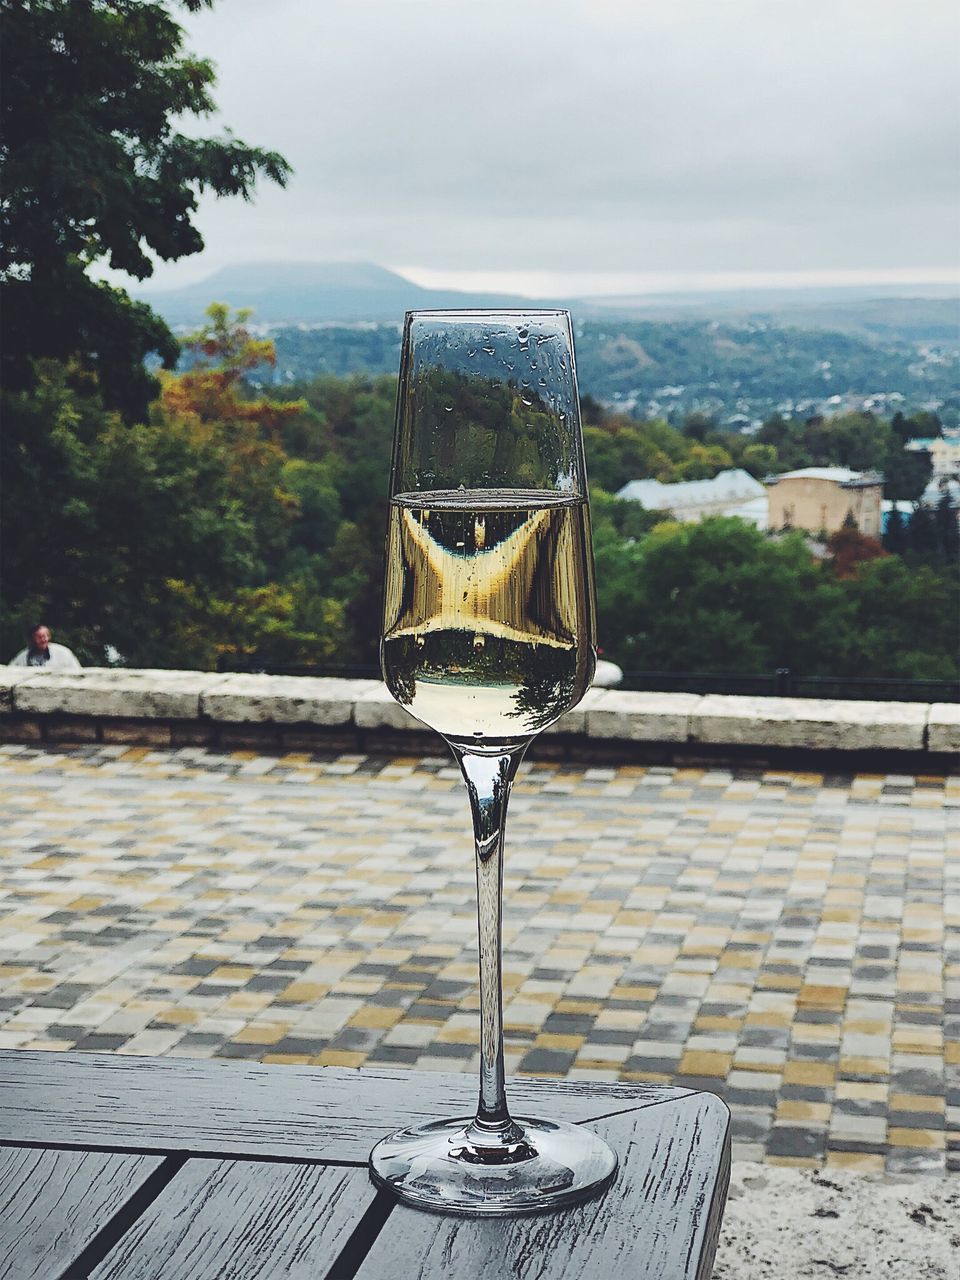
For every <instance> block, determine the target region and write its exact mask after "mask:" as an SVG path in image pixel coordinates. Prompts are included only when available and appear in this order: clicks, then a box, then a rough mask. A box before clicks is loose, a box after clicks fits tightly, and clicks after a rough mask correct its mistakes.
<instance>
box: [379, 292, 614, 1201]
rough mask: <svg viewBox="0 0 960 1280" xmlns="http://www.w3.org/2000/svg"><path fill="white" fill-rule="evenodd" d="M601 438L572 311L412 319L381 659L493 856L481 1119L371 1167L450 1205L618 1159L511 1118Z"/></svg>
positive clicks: (429, 1127)
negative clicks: (534, 913)
mask: <svg viewBox="0 0 960 1280" xmlns="http://www.w3.org/2000/svg"><path fill="white" fill-rule="evenodd" d="M595 632H596V623H595V607H594V590H593V557H592V551H591V544H590V522H589V510H588V505H587V488H586V475H585V471H584V464H583V442H582V437H581V431H580V415H579V404H578V400H577V389H576V376H575V371H574V363H573V339H572V333H571V328H570V318H569V316H568V314H567V313H566V312H565V311H535V312H522V313H510V312H487V311H463V312H461V311H446V312H410V313H408V315H407V318H406V325H405V328H404V341H403V355H402V364H401V371H400V389H399V395H398V405H397V426H396V435H395V440H394V460H393V471H392V478H391V502H390V513H389V525H388V533H387V547H386V579H385V591H384V621H383V639H382V646H381V657H382V665H383V673H384V678H385V680H386V682H387V686H388V687H389V689H390V692H391V693H392V694H393V696H394V697H395V698H396V699H397V701H398V702H399V703H401V704H402V705H403V706H405V707H407V708H408V710H410V711H411V712H412V713H413V714H414V715H415V716H416V717H417V718H418V719H420V720H422V721H423V722H424V723H425V724H427V725H429V726H430V727H431V728H432V729H435V730H436V731H437V732H438V733H440V734H442V735H443V737H444V738H445V739H446V741H447V742H448V744H449V745H450V747H451V749H452V751H453V754H454V756H455V758H456V760H457V762H458V764H459V766H460V769H461V771H462V773H463V777H464V780H465V782H466V785H467V792H468V795H469V798H470V805H471V811H472V815H473V825H474V836H475V844H476V855H477V894H478V926H479V950H480V1096H479V1103H478V1108H477V1114H476V1115H475V1116H473V1117H470V1116H459V1117H454V1118H452V1119H442V1120H436V1121H432V1122H429V1123H427V1124H425V1125H419V1126H416V1127H414V1128H409V1129H403V1130H401V1131H399V1132H398V1133H395V1134H393V1135H391V1136H390V1137H388V1138H385V1139H383V1140H382V1141H381V1142H379V1143H378V1144H377V1146H376V1147H374V1149H373V1151H372V1153H371V1157H370V1164H371V1172H372V1175H373V1178H374V1180H375V1181H376V1182H377V1183H378V1184H379V1185H381V1186H386V1187H389V1188H390V1189H391V1190H392V1191H394V1192H395V1193H396V1195H398V1196H399V1197H400V1198H401V1199H402V1200H404V1201H406V1202H408V1203H410V1204H413V1205H416V1206H418V1207H420V1208H423V1209H430V1210H433V1211H435V1212H441V1213H442V1212H448V1213H460V1214H501V1215H504V1214H516V1213H531V1212H537V1211H542V1210H545V1209H550V1208H555V1207H557V1206H560V1205H563V1204H569V1203H573V1202H575V1201H577V1200H580V1199H583V1198H584V1197H586V1196H588V1195H590V1194H592V1193H594V1192H596V1191H598V1190H599V1189H601V1188H602V1187H604V1186H606V1184H607V1183H608V1182H609V1181H610V1179H611V1178H612V1177H613V1175H614V1173H615V1172H616V1167H617V1160H616V1156H615V1155H614V1153H613V1152H612V1151H611V1150H610V1148H609V1147H608V1146H607V1145H606V1143H605V1142H603V1141H602V1139H600V1138H599V1137H598V1136H597V1135H596V1134H594V1133H592V1132H591V1131H590V1130H589V1129H585V1128H583V1127H581V1126H579V1125H570V1124H565V1123H563V1122H559V1121H551V1120H545V1119H538V1118H532V1117H528V1116H520V1117H517V1118H514V1117H512V1116H511V1115H510V1112H509V1110H508V1108H507V1101H506V1092H505V1088H504V1069H503V1017H502V989H501V913H502V884H503V862H502V852H503V837H504V826H505V822H506V812H507V801H508V799H509V794H510V788H511V785H512V783H513V779H514V777H515V775H516V771H517V768H518V766H519V764H520V760H521V759H522V756H523V753H524V751H525V750H526V748H527V746H528V745H529V743H530V742H531V741H532V739H533V738H534V737H536V735H537V734H538V733H540V732H541V731H542V730H543V729H546V728H548V727H549V726H550V725H551V724H554V723H555V722H556V721H557V720H558V719H559V718H560V716H562V715H563V713H564V712H565V711H568V710H570V708H571V707H574V706H576V704H577V703H578V702H579V701H580V699H581V698H582V697H583V695H584V693H585V692H586V690H587V688H588V687H589V685H590V681H591V679H592V677H593V672H594V668H595V666H596V645H595Z"/></svg>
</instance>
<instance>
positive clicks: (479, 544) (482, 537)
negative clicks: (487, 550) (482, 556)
mask: <svg viewBox="0 0 960 1280" xmlns="http://www.w3.org/2000/svg"><path fill="white" fill-rule="evenodd" d="M473 541H474V545H475V546H476V548H477V550H478V551H482V550H483V548H484V547H485V546H486V544H487V518H486V516H477V517H476V519H475V520H474V522H473Z"/></svg>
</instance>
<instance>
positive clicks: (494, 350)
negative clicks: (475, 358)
mask: <svg viewBox="0 0 960 1280" xmlns="http://www.w3.org/2000/svg"><path fill="white" fill-rule="evenodd" d="M483 350H484V351H485V352H486V354H487V355H488V356H495V355H496V354H497V348H496V347H484V348H483Z"/></svg>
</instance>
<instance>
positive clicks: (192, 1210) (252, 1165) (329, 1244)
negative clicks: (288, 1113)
mask: <svg viewBox="0 0 960 1280" xmlns="http://www.w3.org/2000/svg"><path fill="white" fill-rule="evenodd" d="M375 1197H376V1189H375V1188H374V1187H373V1185H372V1184H371V1182H370V1180H369V1177H368V1176H367V1173H366V1170H364V1169H348V1168H342V1167H340V1168H337V1167H329V1166H327V1167H324V1166H323V1165H316V1164H270V1163H267V1162H265V1161H259V1162H253V1161H234V1160H226V1161H223V1160H188V1161H187V1162H186V1164H185V1165H184V1166H183V1168H182V1169H181V1170H180V1172H179V1173H178V1174H177V1176H176V1177H175V1178H174V1179H173V1181H172V1182H170V1183H169V1185H168V1186H167V1187H166V1188H165V1189H164V1190H163V1191H162V1192H161V1193H160V1195H159V1196H158V1197H157V1199H156V1200H154V1202H153V1204H152V1205H151V1206H150V1207H149V1209H148V1210H147V1211H146V1213H144V1214H143V1216H142V1217H141V1218H140V1219H139V1220H138V1221H137V1223H136V1224H135V1225H134V1226H133V1227H132V1229H131V1230H130V1231H128V1232H127V1234H126V1235H125V1236H124V1237H123V1239H122V1240H121V1241H120V1242H119V1244H118V1245H117V1246H116V1248H115V1249H114V1250H113V1251H112V1252H111V1253H109V1254H108V1255H107V1257H106V1258H105V1259H104V1260H103V1262H102V1263H101V1264H100V1266H99V1267H97V1268H96V1270H95V1271H92V1272H91V1273H90V1280H224V1277H227V1276H229V1280H320V1278H321V1277H324V1276H326V1275H327V1274H328V1273H329V1271H330V1268H331V1267H332V1266H333V1264H334V1262H335V1261H336V1260H337V1258H339V1257H340V1255H341V1253H342V1251H343V1249H344V1247H345V1246H346V1244H347V1242H348V1240H349V1239H350V1236H351V1235H352V1233H353V1230H354V1228H355V1227H356V1225H357V1223H358V1222H359V1221H360V1219H361V1218H362V1216H363V1214H364V1213H365V1212H366V1211H367V1209H369V1208H370V1206H371V1204H372V1203H373V1201H374V1198H375Z"/></svg>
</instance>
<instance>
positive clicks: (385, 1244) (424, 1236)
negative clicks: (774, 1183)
mask: <svg viewBox="0 0 960 1280" xmlns="http://www.w3.org/2000/svg"><path fill="white" fill-rule="evenodd" d="M728 1123H729V1112H728V1111H727V1108H726V1107H725V1106H724V1105H723V1103H722V1102H720V1101H719V1099H717V1098H715V1097H713V1096H712V1095H711V1094H695V1095H693V1096H691V1097H689V1098H687V1099H682V1100H680V1101H676V1102H671V1103H666V1104H664V1105H663V1106H658V1107H649V1108H644V1109H642V1110H639V1111H636V1112H632V1113H629V1114H626V1115H619V1116H614V1117H612V1118H611V1119H609V1120H604V1121H600V1122H598V1123H596V1124H594V1125H591V1128H595V1129H596V1131H597V1132H598V1133H600V1134H601V1135H602V1136H603V1137H604V1138H606V1140H607V1142H609V1143H610V1145H611V1146H612V1147H613V1148H614V1149H615V1150H616V1152H617V1153H618V1155H619V1157H620V1169H619V1172H618V1174H617V1177H616V1179H615V1180H614V1182H613V1184H612V1185H611V1186H610V1187H609V1189H608V1190H607V1191H606V1192H605V1193H604V1194H603V1195H602V1196H601V1197H600V1198H598V1199H596V1200H591V1201H587V1202H586V1203H584V1204H581V1205H576V1206H574V1207H573V1208H572V1209H567V1210H564V1211H562V1212H560V1213H554V1214H544V1215H542V1216H538V1217H528V1218H513V1219H506V1218H497V1219H486V1220H484V1219H482V1218H450V1217H439V1216H434V1215H432V1214H426V1213H419V1212H417V1211H415V1210H413V1209H409V1208H406V1207H405V1206H402V1205H398V1206H397V1207H396V1208H395V1209H394V1210H393V1212H392V1213H391V1214H390V1217H389V1218H388V1219H387V1222H386V1224H385V1226H384V1228H383V1230H382V1231H381V1232H380V1234H379V1236H378V1237H377V1240H376V1242H375V1243H374V1245H373V1248H372V1249H371V1251H370V1253H369V1254H368V1256H367V1258H366V1260H365V1261H364V1263H363V1265H362V1266H361V1267H360V1270H359V1271H358V1272H357V1273H356V1280H392V1278H394V1277H398V1276H403V1277H404V1280H450V1277H453V1276H471V1277H476V1278H477V1280H508V1278H509V1280H601V1278H603V1280H607V1277H610V1278H611V1280H614V1278H617V1277H620V1278H622V1280H708V1278H709V1276H710V1273H711V1271H712V1269H713V1258H714V1254H715V1252H716V1243H717V1236H718V1233H719V1230H720V1220H721V1216H722V1213H723V1203H724V1199H725V1196H726V1185H727V1181H728V1179H729V1172H730V1142H729V1136H728Z"/></svg>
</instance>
